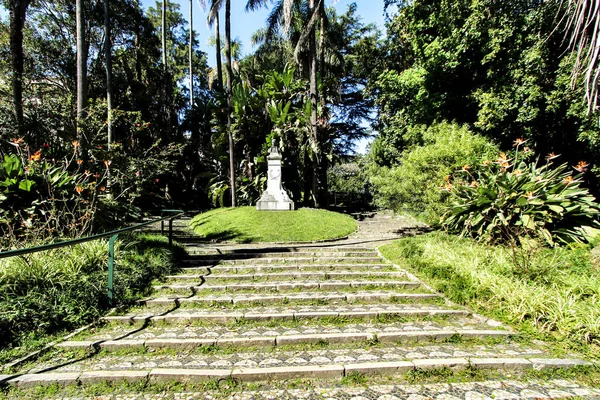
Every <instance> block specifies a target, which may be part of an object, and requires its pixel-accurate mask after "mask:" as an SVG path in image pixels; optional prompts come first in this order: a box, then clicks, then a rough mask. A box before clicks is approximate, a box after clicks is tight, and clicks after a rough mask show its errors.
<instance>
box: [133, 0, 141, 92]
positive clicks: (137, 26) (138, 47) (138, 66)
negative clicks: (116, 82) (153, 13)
mask: <svg viewBox="0 0 600 400" xmlns="http://www.w3.org/2000/svg"><path fill="white" fill-rule="evenodd" d="M136 5H137V14H136V16H137V21H136V24H135V39H134V45H135V75H136V77H135V78H136V80H137V81H138V82H141V81H142V60H140V55H141V43H140V25H141V24H142V12H141V10H140V0H137V1H136Z"/></svg>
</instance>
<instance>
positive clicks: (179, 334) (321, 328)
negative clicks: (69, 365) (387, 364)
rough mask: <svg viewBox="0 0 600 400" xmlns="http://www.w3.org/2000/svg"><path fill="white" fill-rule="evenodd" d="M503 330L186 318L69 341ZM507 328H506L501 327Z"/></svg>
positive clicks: (398, 322) (455, 324)
mask: <svg viewBox="0 0 600 400" xmlns="http://www.w3.org/2000/svg"><path fill="white" fill-rule="evenodd" d="M492 328H494V329H499V330H502V329H504V328H503V327H502V326H501V325H500V324H497V323H490V322H488V321H485V320H482V319H480V318H475V317H470V316H457V315H451V316H437V317H430V316H425V317H415V318H411V320H410V321H409V320H406V318H403V317H400V318H393V317H389V316H387V317H386V318H385V319H382V320H379V319H378V318H372V319H369V318H347V317H333V318H332V317H327V316H325V317H323V318H312V319H302V320H296V321H294V320H287V321H286V320H276V321H260V320H257V321H246V320H240V321H235V322H233V323H225V324H221V323H211V322H208V321H200V322H199V323H193V322H191V321H188V322H187V323H182V324H181V325H179V326H177V325H172V324H162V323H160V322H158V323H153V322H152V321H144V322H138V323H135V324H133V325H123V324H120V323H107V324H105V325H101V326H97V327H96V329H94V331H93V332H84V333H81V334H80V335H78V336H75V337H73V338H72V339H71V340H86V341H92V342H97V341H104V340H120V339H127V340H146V339H219V338H222V339H225V338H228V339H231V338H238V339H241V338H249V337H264V336H269V337H273V336H290V335H292V336H295V335H318V334H324V335H329V334H356V333H368V334H374V335H378V334H388V333H390V334H391V333H397V332H400V333H406V334H411V333H414V334H417V333H419V332H442V331H459V330H460V331H489V330H492ZM504 330H506V329H504Z"/></svg>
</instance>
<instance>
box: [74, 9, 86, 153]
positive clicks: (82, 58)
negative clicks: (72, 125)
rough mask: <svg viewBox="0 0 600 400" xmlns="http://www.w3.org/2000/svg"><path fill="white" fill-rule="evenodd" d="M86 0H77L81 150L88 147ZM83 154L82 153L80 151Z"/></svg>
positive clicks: (78, 114) (79, 132)
mask: <svg viewBox="0 0 600 400" xmlns="http://www.w3.org/2000/svg"><path fill="white" fill-rule="evenodd" d="M83 1H84V0H76V2H75V7H76V11H75V13H76V16H75V17H76V25H77V138H78V139H79V142H80V144H81V146H79V149H81V150H80V151H81V152H83V149H84V148H86V146H85V145H84V143H83V141H84V135H83V128H82V126H81V123H82V122H83V119H84V118H85V114H86V108H87V53H88V51H87V49H88V46H87V44H86V38H85V13H84V8H83ZM80 154H82V153H80Z"/></svg>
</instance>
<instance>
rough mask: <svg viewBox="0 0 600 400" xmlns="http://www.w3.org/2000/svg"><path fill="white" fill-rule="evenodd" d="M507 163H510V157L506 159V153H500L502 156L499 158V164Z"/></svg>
mask: <svg viewBox="0 0 600 400" xmlns="http://www.w3.org/2000/svg"><path fill="white" fill-rule="evenodd" d="M507 161H508V157H506V153H500V155H499V156H498V163H499V164H504V163H505V162H507Z"/></svg>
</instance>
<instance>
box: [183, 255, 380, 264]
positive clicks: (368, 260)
mask: <svg viewBox="0 0 600 400" xmlns="http://www.w3.org/2000/svg"><path fill="white" fill-rule="evenodd" d="M257 261H258V262H260V264H290V263H291V264H300V263H302V264H315V263H331V264H382V259H381V258H380V257H320V256H318V257H317V256H315V257H287V258H286V257H265V258H240V259H229V258H217V257H210V258H209V257H206V258H188V259H186V260H184V261H183V263H184V264H188V265H189V264H194V265H252V264H255V263H256V262H257Z"/></svg>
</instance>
